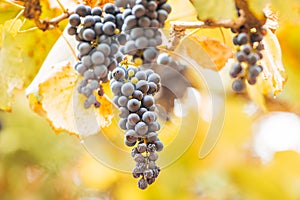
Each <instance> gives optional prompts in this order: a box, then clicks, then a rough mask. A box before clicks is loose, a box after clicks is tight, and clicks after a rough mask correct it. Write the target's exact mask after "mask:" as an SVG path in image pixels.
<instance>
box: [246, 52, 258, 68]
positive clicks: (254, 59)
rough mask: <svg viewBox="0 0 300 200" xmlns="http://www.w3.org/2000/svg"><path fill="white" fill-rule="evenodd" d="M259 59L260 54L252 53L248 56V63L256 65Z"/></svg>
mask: <svg viewBox="0 0 300 200" xmlns="http://www.w3.org/2000/svg"><path fill="white" fill-rule="evenodd" d="M258 60H259V56H258V55H257V54H256V53H251V54H249V56H248V63H249V64H250V65H254V64H255V63H256V62H257V61H258Z"/></svg>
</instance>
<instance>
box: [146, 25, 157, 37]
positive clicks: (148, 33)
mask: <svg viewBox="0 0 300 200" xmlns="http://www.w3.org/2000/svg"><path fill="white" fill-rule="evenodd" d="M149 26H150V25H149ZM144 35H145V36H146V37H147V38H149V39H151V38H153V37H154V36H155V32H154V30H153V29H152V28H147V29H146V30H145V33H144Z"/></svg>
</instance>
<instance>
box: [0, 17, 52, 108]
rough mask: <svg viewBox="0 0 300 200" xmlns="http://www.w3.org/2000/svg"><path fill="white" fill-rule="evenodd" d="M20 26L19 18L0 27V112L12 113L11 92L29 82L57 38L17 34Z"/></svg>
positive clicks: (29, 32)
mask: <svg viewBox="0 0 300 200" xmlns="http://www.w3.org/2000/svg"><path fill="white" fill-rule="evenodd" d="M21 27H22V21H21V20H19V19H18V20H15V21H14V20H8V21H6V22H5V23H4V25H0V33H1V39H0V47H1V48H0V63H1V66H0V110H5V111H10V110H11V104H12V100H13V96H14V90H16V89H23V87H26V86H27V85H28V84H29V83H30V81H31V80H32V79H33V77H34V76H35V75H36V73H37V72H38V70H39V68H40V66H41V64H42V62H43V61H44V58H45V57H46V55H47V52H48V51H49V49H50V47H51V46H52V43H53V42H54V41H55V40H56V39H57V37H58V32H56V31H52V32H42V31H40V30H35V31H28V32H25V33H19V32H18V30H19V29H20V28H21ZM45 38H47V39H45Z"/></svg>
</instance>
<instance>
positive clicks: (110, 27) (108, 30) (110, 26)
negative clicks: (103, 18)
mask: <svg viewBox="0 0 300 200" xmlns="http://www.w3.org/2000/svg"><path fill="white" fill-rule="evenodd" d="M102 30H103V32H104V33H105V34H106V35H108V36H112V35H114V33H115V30H116V25H115V24H114V23H113V22H105V23H104V24H103V27H102Z"/></svg>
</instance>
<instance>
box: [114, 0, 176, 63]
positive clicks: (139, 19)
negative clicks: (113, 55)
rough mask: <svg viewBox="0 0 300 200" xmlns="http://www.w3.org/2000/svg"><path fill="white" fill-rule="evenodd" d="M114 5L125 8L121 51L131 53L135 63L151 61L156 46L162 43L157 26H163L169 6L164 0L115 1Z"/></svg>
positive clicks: (155, 52)
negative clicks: (124, 38) (124, 34)
mask: <svg viewBox="0 0 300 200" xmlns="http://www.w3.org/2000/svg"><path fill="white" fill-rule="evenodd" d="M116 5H118V6H122V7H124V8H125V10H124V12H123V20H124V24H123V26H122V31H123V32H125V33H126V42H125V44H124V46H123V47H122V48H121V52H123V53H124V54H128V55H132V56H133V60H134V62H135V63H137V64H143V63H151V62H152V61H153V60H155V58H156V57H157V56H158V53H159V51H158V49H157V48H156V47H157V46H159V45H161V44H162V35H161V32H160V31H159V28H162V27H164V23H165V21H166V20H167V18H168V15H169V13H170V12H171V6H170V5H169V4H167V3H166V0H159V1H156V0H136V1H116Z"/></svg>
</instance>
